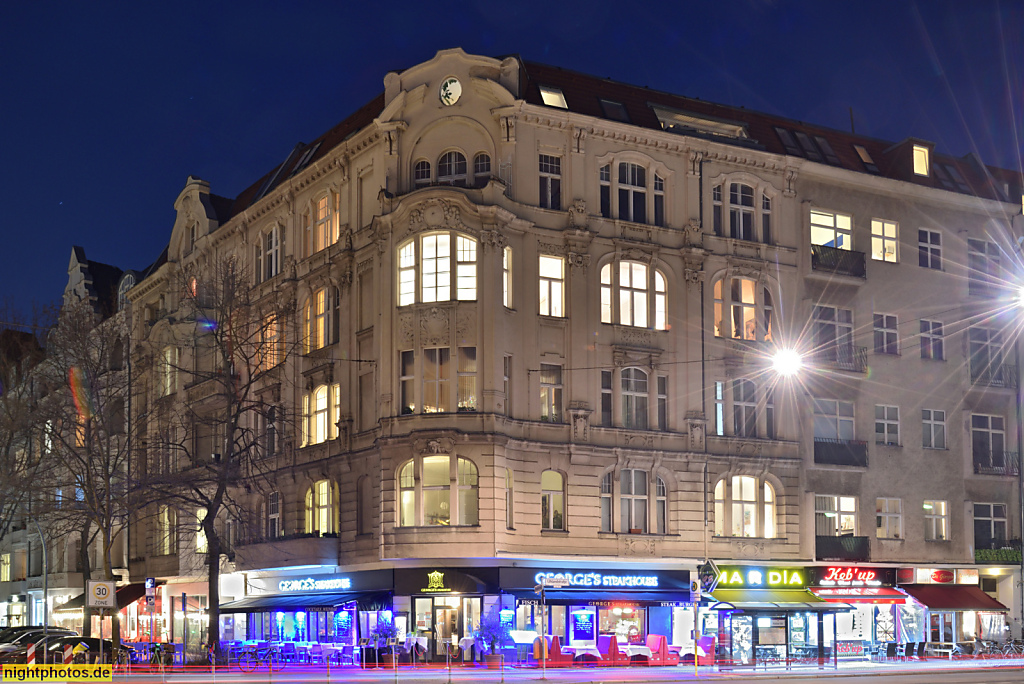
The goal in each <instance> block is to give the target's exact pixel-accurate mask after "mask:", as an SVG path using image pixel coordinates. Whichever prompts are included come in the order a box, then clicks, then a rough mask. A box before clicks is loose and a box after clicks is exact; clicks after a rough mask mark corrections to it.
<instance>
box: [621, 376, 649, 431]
mask: <svg viewBox="0 0 1024 684" xmlns="http://www.w3.org/2000/svg"><path fill="white" fill-rule="evenodd" d="M622 424H623V427H627V428H633V429H636V430H646V429H647V373H645V372H644V371H642V370H640V369H639V368H623V369H622Z"/></svg>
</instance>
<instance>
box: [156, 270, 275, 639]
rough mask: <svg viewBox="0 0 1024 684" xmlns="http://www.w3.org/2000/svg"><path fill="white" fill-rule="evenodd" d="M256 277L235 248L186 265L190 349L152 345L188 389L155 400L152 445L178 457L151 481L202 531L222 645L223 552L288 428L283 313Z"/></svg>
mask: <svg viewBox="0 0 1024 684" xmlns="http://www.w3.org/2000/svg"><path fill="white" fill-rule="evenodd" d="M249 283H251V277H250V276H249V275H248V274H247V273H246V272H245V269H244V268H243V267H241V266H240V265H239V264H238V262H237V260H235V259H233V258H230V257H220V258H218V259H216V260H213V262H212V263H207V264H206V265H205V266H204V267H203V269H202V271H201V272H198V271H197V272H196V273H194V274H185V276H184V282H182V283H181V287H182V290H183V291H184V292H185V298H184V301H183V303H182V305H181V306H180V307H179V314H180V315H183V316H184V321H180V320H179V321H178V322H177V323H176V324H175V333H174V334H175V336H176V338H177V339H176V340H174V342H175V344H178V345H181V346H185V347H186V348H187V349H188V350H190V353H186V354H183V355H182V356H181V357H180V359H179V357H178V356H177V353H176V352H175V353H172V354H168V353H162V352H161V351H160V350H153V356H155V357H156V358H155V360H154V362H155V364H156V365H157V366H158V367H157V368H156V369H155V370H156V375H157V377H158V380H157V383H158V384H160V383H162V384H163V385H164V386H163V387H162V390H163V391H162V392H161V393H163V394H172V393H173V390H174V388H173V387H172V385H173V384H174V382H175V381H174V380H173V379H172V376H176V377H177V378H178V379H180V384H181V393H182V394H179V395H178V400H177V401H174V402H154V405H155V406H156V405H157V404H161V405H162V406H163V408H159V409H158V408H154V410H153V416H152V419H151V420H152V422H155V423H156V424H157V425H159V426H161V427H158V428H157V429H156V430H155V431H151V433H150V435H151V436H150V441H149V448H150V451H151V452H159V453H162V454H166V457H167V458H169V459H170V461H171V465H170V467H168V468H151V469H150V470H149V472H148V475H147V477H146V479H145V482H143V483H142V484H143V486H144V488H145V489H146V490H147V491H149V492H152V493H153V495H155V496H156V497H158V498H159V500H161V501H163V502H166V503H168V504H170V505H173V506H174V507H175V508H176V509H177V510H178V512H179V515H178V521H179V529H181V530H183V531H184V532H185V534H184V538H185V539H188V540H190V539H194V540H195V547H194V558H196V559H197V561H199V562H202V563H204V564H205V570H206V577H207V583H208V601H209V605H208V615H209V628H210V633H209V635H208V642H209V644H210V646H211V647H212V648H214V649H215V650H216V651H217V652H218V653H219V651H220V634H219V624H220V593H219V580H220V572H221V561H222V554H224V553H226V552H227V551H228V550H229V549H230V544H231V542H232V539H231V536H232V530H233V529H244V528H246V527H247V525H246V523H247V522H248V520H249V517H250V512H249V510H248V507H247V503H248V501H247V496H246V493H245V485H246V484H247V483H251V482H252V481H253V480H254V479H257V478H260V477H261V476H262V475H263V472H264V469H265V468H266V463H267V457H268V456H269V455H271V454H272V453H273V452H274V450H275V449H276V446H275V443H274V442H275V441H276V438H275V435H276V434H277V433H278V432H279V430H280V427H279V426H277V427H276V429H274V428H275V426H274V425H273V423H274V422H275V421H276V422H280V421H281V420H283V416H281V415H280V412H279V411H277V409H276V408H275V399H274V396H273V394H274V393H273V392H268V391H266V388H267V387H268V386H274V385H276V386H277V393H278V394H279V393H280V387H281V385H282V384H283V383H284V382H285V375H284V368H283V366H284V361H285V357H286V355H287V349H288V345H287V344H286V343H285V338H284V330H285V324H284V317H283V315H282V314H281V312H279V311H278V309H277V306H276V303H274V302H260V301H256V300H255V299H254V297H253V292H252V290H251V288H250V286H249ZM275 301H276V300H275ZM163 342H166V340H164V341H163ZM164 349H167V347H165V348H164ZM154 432H155V435H156V438H155V439H154V437H153V435H154ZM193 516H194V517H193ZM190 532H193V533H194V536H193V535H192V534H190ZM185 556H186V554H184V553H183V552H182V550H181V549H179V558H184V557H185Z"/></svg>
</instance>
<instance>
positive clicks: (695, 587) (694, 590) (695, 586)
mask: <svg viewBox="0 0 1024 684" xmlns="http://www.w3.org/2000/svg"><path fill="white" fill-rule="evenodd" d="M690 600H691V601H693V602H694V603H700V582H699V581H698V580H694V581H692V582H690Z"/></svg>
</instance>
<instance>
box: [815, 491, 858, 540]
mask: <svg viewBox="0 0 1024 684" xmlns="http://www.w3.org/2000/svg"><path fill="white" fill-rule="evenodd" d="M814 533H815V534H816V535H817V536H819V537H853V536H856V534H857V498H856V497H853V496H823V495H820V494H819V495H818V496H815V497H814Z"/></svg>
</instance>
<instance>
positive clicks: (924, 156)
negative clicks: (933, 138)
mask: <svg viewBox="0 0 1024 684" xmlns="http://www.w3.org/2000/svg"><path fill="white" fill-rule="evenodd" d="M914 174H915V175H917V176H927V175H928V148H927V147H922V146H921V145H914Z"/></svg>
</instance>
